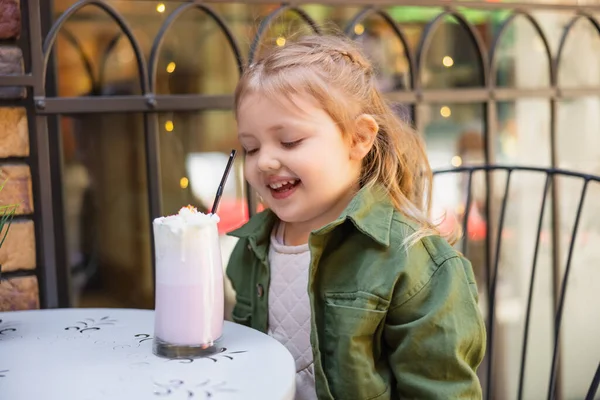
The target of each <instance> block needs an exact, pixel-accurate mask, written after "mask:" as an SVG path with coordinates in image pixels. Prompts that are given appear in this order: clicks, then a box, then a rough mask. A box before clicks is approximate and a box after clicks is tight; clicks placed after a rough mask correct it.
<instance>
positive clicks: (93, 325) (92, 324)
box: [65, 316, 117, 333]
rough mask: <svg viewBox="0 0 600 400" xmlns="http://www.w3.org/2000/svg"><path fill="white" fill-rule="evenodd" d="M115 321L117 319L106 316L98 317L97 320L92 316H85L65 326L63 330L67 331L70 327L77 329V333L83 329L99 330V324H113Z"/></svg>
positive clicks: (83, 330)
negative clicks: (81, 319)
mask: <svg viewBox="0 0 600 400" xmlns="http://www.w3.org/2000/svg"><path fill="white" fill-rule="evenodd" d="M86 321H87V322H86ZM115 322H117V321H116V320H114V319H110V317H108V316H107V317H102V318H100V319H99V320H98V322H96V321H95V320H94V319H92V318H85V319H84V320H83V321H77V322H76V324H75V325H73V326H67V327H66V328H65V331H69V330H71V329H76V330H78V331H79V333H83V332H85V331H99V330H100V329H101V328H100V327H101V326H105V325H114V324H115Z"/></svg>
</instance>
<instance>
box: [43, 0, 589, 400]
mask: <svg viewBox="0 0 600 400" xmlns="http://www.w3.org/2000/svg"><path fill="white" fill-rule="evenodd" d="M490 2H492V1H491V0H490ZM494 2H497V1H494ZM74 3H75V2H74V1H72V0H54V1H53V9H52V13H53V18H58V17H59V16H60V15H61V14H62V13H63V12H64V11H65V10H67V9H68V7H70V6H71V5H73V4H74ZM108 3H109V4H110V5H111V6H113V7H114V8H115V9H116V10H117V11H118V12H119V13H120V15H121V16H122V17H123V18H124V19H125V21H126V22H127V23H128V24H129V25H130V27H131V28H132V30H133V33H134V36H135V38H136V40H137V41H138V43H139V45H140V46H141V49H142V51H143V53H144V56H145V57H146V60H147V59H148V58H149V54H150V51H151V48H152V44H153V41H154V39H155V37H156V36H157V34H158V32H159V29H160V28H161V25H162V24H163V23H164V22H165V20H166V19H167V18H168V16H169V15H170V13H172V12H173V11H174V10H175V9H176V8H177V7H178V6H180V5H181V4H183V3H179V2H176V1H168V2H167V1H164V2H159V1H114V2H112V1H111V2H108ZM326 3H327V1H325V2H324V4H310V5H306V6H302V7H301V9H302V10H303V11H304V12H305V13H306V14H307V15H308V16H309V17H310V18H312V19H313V20H314V21H316V23H317V24H318V25H319V26H323V27H324V28H325V29H329V30H331V29H335V28H338V29H344V28H346V27H347V26H348V24H349V23H350V22H351V21H352V20H353V18H354V17H355V16H356V15H357V14H358V13H359V12H361V8H358V7H350V6H340V4H339V2H336V4H335V6H329V5H327V4H326ZM375 3H376V2H375ZM399 3H403V2H399ZM430 3H435V2H430ZM459 3H460V4H459V5H462V4H464V6H466V8H459V16H460V18H459V17H457V16H456V15H446V16H442V17H441V18H439V19H437V20H436V18H438V16H439V15H440V14H441V13H442V12H443V11H444V9H443V8H442V7H437V6H434V5H432V6H427V7H423V6H415V5H398V6H389V7H388V6H385V7H383V8H382V10H383V11H385V13H386V14H385V17H384V16H383V15H380V14H377V13H372V14H370V15H368V16H366V17H365V18H364V19H362V20H360V21H358V22H357V23H355V24H354V25H352V26H350V27H349V33H350V34H352V35H354V36H355V37H356V40H357V41H358V42H359V43H360V45H361V46H362V47H363V48H364V49H365V51H366V52H367V54H368V55H369V56H370V57H371V58H372V60H373V62H374V63H375V65H376V68H377V71H378V83H379V86H380V89H381V90H382V91H384V92H386V93H388V97H389V98H390V99H391V100H392V101H393V102H394V104H395V108H396V110H397V112H398V114H399V116H400V117H401V118H404V119H405V120H407V121H409V122H410V123H412V124H414V125H415V126H416V128H417V129H418V131H419V132H420V133H421V134H422V135H423V136H424V138H425V141H426V143H427V148H428V154H429V157H430V161H431V164H432V167H433V168H434V169H440V168H450V167H460V166H469V165H477V164H511V165H528V166H541V167H558V168H565V169H571V170H577V171H580V172H585V173H590V174H596V175H600V134H599V132H600V90H599V88H600V33H599V31H598V27H597V26H594V24H593V23H592V21H590V20H589V19H586V18H580V19H579V20H577V21H576V22H574V23H573V18H574V17H575V16H576V15H577V13H578V12H579V11H581V10H579V9H578V7H579V6H582V5H589V4H592V5H597V4H599V3H600V2H598V1H588V2H584V1H559V0H557V1H554V3H557V4H561V5H566V6H572V7H571V8H568V7H565V8H564V9H560V8H555V9H553V8H540V9H537V8H535V7H533V8H531V9H530V10H529V13H530V14H529V15H530V16H531V17H532V18H531V19H530V18H528V16H525V15H516V16H515V15H513V11H514V9H513V8H512V7H511V4H510V2H507V5H506V7H505V8H504V9H483V8H476V7H473V8H468V6H469V5H473V4H474V3H479V2H478V1H472V2H469V1H464V2H459ZM531 3H532V5H535V2H534V1H532V2H531ZM546 3H548V2H546ZM386 4H389V2H388V3H386ZM414 4H418V2H414ZM442 4H443V2H440V3H439V5H440V6H441V5H442ZM454 4H457V3H456V2H455V3H454ZM211 7H212V8H213V9H214V10H215V11H216V12H217V14H218V15H219V16H220V17H221V18H222V19H223V20H224V21H225V23H226V25H227V27H228V28H229V30H230V31H231V33H232V35H233V37H234V38H235V40H236V42H237V44H238V46H239V49H240V51H241V54H242V57H243V58H244V60H247V58H248V54H249V51H250V46H251V43H252V41H253V40H254V37H255V35H256V33H257V29H258V27H259V24H260V23H261V21H262V20H263V19H264V18H265V17H266V16H268V15H269V14H270V13H272V12H273V11H275V10H276V9H277V8H278V7H279V5H278V4H244V3H222V2H219V3H218V4H212V5H211ZM598 9H599V10H600V8H598ZM591 16H592V17H595V18H596V21H597V20H598V19H599V18H600V11H599V12H596V13H595V14H594V13H592V14H591ZM390 20H392V21H394V22H395V23H396V24H397V27H399V28H400V29H401V32H402V37H400V36H399V35H398V32H397V31H396V30H395V29H394V26H393V25H391V24H390ZM434 20H436V21H437V22H436V23H435V24H433V25H430V23H431V22H432V21H434ZM509 21H510V23H509V24H508V25H506V23H507V22H509ZM571 23H573V24H572V25H571ZM566 28H569V29H568V35H565V32H567V30H566ZM428 29H429V32H430V33H429V35H428V36H427V40H424V38H425V36H424V33H425V32H428ZM299 32H300V33H302V32H305V33H309V32H311V29H310V26H309V25H308V24H307V23H306V21H304V20H303V19H302V18H301V17H300V16H299V15H298V14H297V13H294V12H291V11H287V12H283V13H281V14H279V15H278V16H277V17H276V18H274V19H273V21H272V22H271V24H270V26H269V28H268V29H267V31H266V33H265V35H264V36H263V37H262V39H261V41H260V45H259V47H258V54H260V51H261V49H263V48H264V47H265V46H285V43H286V40H289V39H290V37H293V36H296V35H298V33H299ZM474 37H476V38H478V42H477V41H475V40H474ZM401 39H402V40H401ZM478 46H479V47H478ZM480 49H482V50H484V52H485V53H484V54H483V55H482V54H480ZM492 49H494V59H493V60H492V61H491V62H490V60H489V55H490V53H491V52H492ZM559 50H560V54H559ZM54 56H55V64H54V67H55V84H56V95H57V96H58V97H82V96H97V95H104V96H123V95H140V94H142V92H141V86H140V83H139V82H140V76H139V70H138V67H137V64H136V58H135V55H134V52H133V49H132V46H131V43H130V42H129V41H128V40H127V38H126V37H125V36H124V35H123V34H122V33H121V31H120V29H119V27H118V26H117V24H115V22H114V21H113V20H112V19H110V18H109V17H108V16H107V15H106V14H105V13H103V12H101V11H100V10H99V9H98V8H94V7H84V8H83V9H81V10H79V11H78V12H77V13H75V14H74V15H73V16H72V17H71V18H70V19H69V20H68V22H67V23H66V24H65V25H64V26H63V28H62V29H61V31H60V33H59V35H58V40H57V42H56V45H55V47H54ZM482 57H483V61H482ZM551 66H556V67H557V69H556V71H557V72H556V74H555V75H554V77H553V76H552V74H551V73H550V70H551ZM238 76H239V71H238V66H237V64H236V58H235V55H234V52H233V51H232V49H231V46H230V45H229V43H228V41H227V38H226V36H225V34H224V33H223V30H222V29H221V28H220V27H219V26H218V25H217V24H216V23H215V21H214V20H212V19H211V18H209V17H208V16H207V14H206V13H203V12H201V11H199V10H191V11H188V12H186V13H184V14H183V15H182V16H181V18H179V19H178V20H177V22H176V23H175V24H174V25H173V26H172V27H171V28H170V29H169V30H168V32H167V33H166V36H165V40H164V43H163V46H162V47H161V49H160V53H159V55H158V64H157V76H156V86H155V92H156V93H157V94H163V95H179V94H202V95H206V96H207V99H208V100H207V101H210V99H211V98H214V99H215V106H214V108H211V106H210V104H209V106H208V107H205V108H204V109H202V110H199V111H178V112H164V113H160V114H159V115H158V129H159V156H160V182H161V187H162V209H161V214H163V215H166V214H172V213H176V212H177V211H178V210H179V208H181V207H182V206H185V205H187V204H192V205H194V206H196V207H198V208H199V209H200V210H206V209H207V208H208V207H210V204H211V202H212V199H213V197H214V193H215V190H216V188H217V185H218V181H219V179H220V176H221V173H222V171H223V168H224V167H225V164H226V162H227V157H228V155H229V152H230V150H231V149H233V148H235V149H238V150H241V149H240V147H239V144H238V142H237V138H236V134H237V133H236V126H235V121H234V117H233V112H232V110H231V108H230V107H229V108H228V107H227V106H222V104H223V103H224V101H223V99H225V103H226V104H229V103H227V99H230V98H231V95H232V93H233V90H234V88H235V85H236V82H237V79H238ZM486 76H487V77H488V79H487V80H486ZM489 87H494V88H495V89H494V96H492V95H491V94H490V92H489V91H488V88H489ZM557 91H560V93H561V96H560V97H557V96H556V93H557ZM211 96H212V97H211ZM56 122H57V123H56V124H55V128H54V129H55V130H56V132H57V133H58V134H59V135H60V138H61V144H60V146H61V152H62V162H61V168H62V172H61V175H60V176H61V179H60V185H62V192H63V203H64V204H63V207H64V236H65V246H64V248H65V252H66V253H65V255H66V260H67V264H68V265H67V267H68V270H69V296H68V297H69V303H70V304H69V305H70V306H72V307H138V308H153V306H154V304H153V276H152V254H151V243H150V236H149V232H150V226H149V220H148V207H149V199H148V191H147V176H146V162H147V160H146V156H147V153H146V149H145V145H144V137H145V130H144V121H143V115H142V114H141V113H136V112H122V113H115V114H105V113H96V114H73V115H61V116H60V117H59V118H58V119H57V121H56ZM242 164H243V160H242V157H238V159H237V162H236V165H235V167H234V170H233V171H232V175H231V176H230V178H229V181H228V184H227V188H226V192H225V196H224V198H223V200H222V203H221V206H220V214H221V219H222V223H221V226H220V229H221V233H222V235H223V236H222V244H223V251H224V254H225V261H226V259H227V256H228V254H229V252H230V251H231V248H232V246H233V245H234V244H235V240H234V239H231V238H228V237H226V236H225V233H226V232H228V231H230V230H232V229H234V228H236V227H238V226H240V225H241V224H243V223H244V222H245V221H246V220H247V219H248V216H249V209H248V206H247V201H246V200H247V197H248V196H252V194H251V193H247V192H246V187H245V184H244V180H243V169H242ZM490 175H493V177H491V178H490V179H489V183H490V186H491V189H490V190H486V179H485V175H484V174H483V173H480V174H479V173H476V174H475V175H474V176H473V181H472V184H473V187H472V202H471V209H470V213H469V220H468V224H467V227H468V229H467V232H466V235H467V236H468V238H469V241H468V246H467V256H468V257H469V258H470V259H471V260H472V262H473V266H474V269H475V272H476V275H477V279H478V283H479V285H480V288H481V292H482V311H483V312H484V314H485V313H486V310H487V305H486V301H487V298H486V290H484V288H485V286H486V279H487V278H486V275H485V271H486V270H488V269H489V268H490V265H489V262H488V258H487V256H486V253H485V252H486V240H487V241H489V240H491V239H492V238H488V237H486V235H487V234H488V232H490V230H489V229H487V226H488V224H491V225H494V226H497V224H498V220H490V219H489V217H488V214H486V212H485V210H486V201H489V202H490V204H491V207H492V208H494V207H495V206H496V207H497V206H498V204H499V203H500V201H501V195H502V188H503V187H504V184H505V180H506V175H505V174H504V173H500V172H498V173H494V174H490ZM512 179H513V181H512V182H511V187H510V190H509V193H508V203H507V204H508V205H507V209H506V217H505V223H504V226H503V229H502V231H501V235H502V240H503V245H502V249H501V252H502V255H501V257H500V265H499V278H498V288H497V290H498V293H497V303H496V307H497V329H498V331H497V332H498V333H497V341H498V342H497V344H496V346H498V349H500V350H501V351H498V352H497V353H496V354H497V358H498V360H497V363H498V364H497V365H498V366H499V367H498V368H497V369H496V371H497V374H498V379H499V380H500V381H501V382H502V383H501V384H496V385H495V386H496V391H497V393H496V396H495V398H499V399H501V398H513V397H514V396H513V394H514V393H515V390H516V385H517V383H518V382H517V381H518V366H519V363H520V355H521V349H522V347H521V340H522V331H523V324H524V315H525V309H524V308H525V304H526V298H527V293H528V287H529V280H530V273H531V260H532V258H533V250H534V243H535V239H536V234H535V232H536V229H537V223H538V220H537V215H538V213H539V208H540V202H541V199H542V194H543V188H544V182H545V176H543V175H539V174H537V175H536V174H528V173H521V174H518V175H515V176H514V177H513V178H512ZM465 187H466V182H465V178H464V176H461V175H440V176H438V177H436V180H435V183H434V194H433V204H434V215H435V216H436V217H438V218H439V219H440V221H443V222H442V225H443V226H444V227H445V229H446V228H447V229H451V228H452V227H453V226H454V225H455V224H462V218H463V217H464V215H465V211H466V210H465ZM494 188H498V190H494ZM580 191H581V182H572V181H570V180H567V179H565V180H564V182H563V181H561V182H560V192H559V193H558V195H557V196H556V197H555V198H554V201H555V202H556V204H555V208H556V210H557V211H558V212H557V213H556V214H555V215H557V216H559V217H560V220H559V221H558V222H557V223H556V224H552V221H551V218H550V217H551V214H550V213H549V212H548V213H546V214H545V216H544V219H543V227H542V234H541V247H540V251H539V259H538V269H539V277H538V278H537V282H538V283H536V287H535V290H534V310H533V312H532V322H531V323H532V327H531V332H532V333H531V335H532V337H533V338H535V339H534V340H532V341H531V343H530V345H529V348H528V350H527V351H528V354H529V355H530V357H529V360H530V361H529V362H528V367H527V370H526V376H527V379H526V386H525V392H524V398H526V399H536V398H540V396H539V392H538V390H539V388H544V390H545V388H546V387H547V385H548V383H547V379H548V375H549V363H550V354H549V352H548V348H549V346H550V345H551V343H552V340H553V339H552V337H553V336H552V324H553V309H552V298H553V292H554V291H555V290H556V288H555V287H554V286H553V279H554V278H553V273H552V265H551V264H552V252H553V251H554V249H553V248H552V240H551V238H552V237H553V235H554V237H556V238H558V242H557V243H558V246H559V247H560V249H558V250H557V251H558V253H557V254H560V255H561V259H564V257H565V254H566V252H567V248H568V244H569V240H570V238H571V229H572V227H573V220H574V217H575V212H576V208H577V202H578V200H579V194H580ZM486 193H487V194H490V196H492V197H493V196H495V193H499V195H498V196H497V197H496V198H487V196H486ZM588 195H589V198H588V200H587V201H586V204H585V206H584V209H583V216H582V222H581V226H580V233H579V240H578V241H577V243H576V252H575V254H576V257H575V259H574V261H573V270H572V272H571V276H570V278H569V279H570V283H569V285H570V287H569V295H568V297H567V299H566V306H565V307H566V309H567V310H568V311H567V313H566V314H565V316H564V321H563V323H564V325H563V327H564V330H563V332H562V335H563V340H564V342H563V343H564V346H565V347H564V348H563V351H564V352H565V353H564V357H563V358H562V364H563V369H562V371H563V372H562V376H563V378H564V379H563V381H564V385H563V387H562V394H563V395H564V398H566V399H581V398H583V397H584V395H585V391H586V390H587V387H588V385H589V382H590V380H591V377H592V375H593V371H595V368H596V365H597V362H598V359H599V358H600V353H599V350H598V349H600V342H599V339H598V338H600V315H599V314H598V311H597V310H598V308H597V307H598V306H599V305H600V301H599V297H598V295H597V290H598V288H599V287H600V286H599V284H600V268H598V266H599V265H600V246H598V245H597V243H598V241H599V239H600V223H599V222H600V211H599V210H600V209H599V208H598V207H595V204H598V200H600V191H598V188H596V187H591V188H590V189H589V194H588ZM444 216H445V219H444V218H443V217H444ZM495 218H496V217H495ZM590 344H592V346H593V347H592V348H590ZM582 371H583V372H585V373H582ZM543 393H545V391H543ZM536 394H537V395H536Z"/></svg>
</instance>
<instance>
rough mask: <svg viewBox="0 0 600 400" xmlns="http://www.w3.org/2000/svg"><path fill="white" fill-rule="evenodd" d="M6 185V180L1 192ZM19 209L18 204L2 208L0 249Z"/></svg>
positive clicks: (0, 267)
mask: <svg viewBox="0 0 600 400" xmlns="http://www.w3.org/2000/svg"><path fill="white" fill-rule="evenodd" d="M5 184H6V180H5V181H4V182H2V184H1V185H0V192H2V189H4V185H5ZM17 207H18V205H17V204H9V205H5V206H0V248H2V244H4V240H6V236H7V235H8V230H9V229H10V224H11V222H12V219H13V217H14V216H15V213H16V211H17ZM0 279H2V265H0Z"/></svg>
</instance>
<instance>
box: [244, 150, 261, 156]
mask: <svg viewBox="0 0 600 400" xmlns="http://www.w3.org/2000/svg"><path fill="white" fill-rule="evenodd" d="M257 151H258V149H251V150H246V155H248V156H251V155H252V154H254V153H256V152H257Z"/></svg>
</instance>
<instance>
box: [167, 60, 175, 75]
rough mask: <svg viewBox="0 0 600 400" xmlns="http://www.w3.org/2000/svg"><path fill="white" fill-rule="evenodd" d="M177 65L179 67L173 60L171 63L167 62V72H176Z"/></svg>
mask: <svg viewBox="0 0 600 400" xmlns="http://www.w3.org/2000/svg"><path fill="white" fill-rule="evenodd" d="M176 67H177V64H175V63H174V62H173V61H171V62H170V63H169V64H167V72H168V73H170V74H172V73H173V72H175V68H176Z"/></svg>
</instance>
